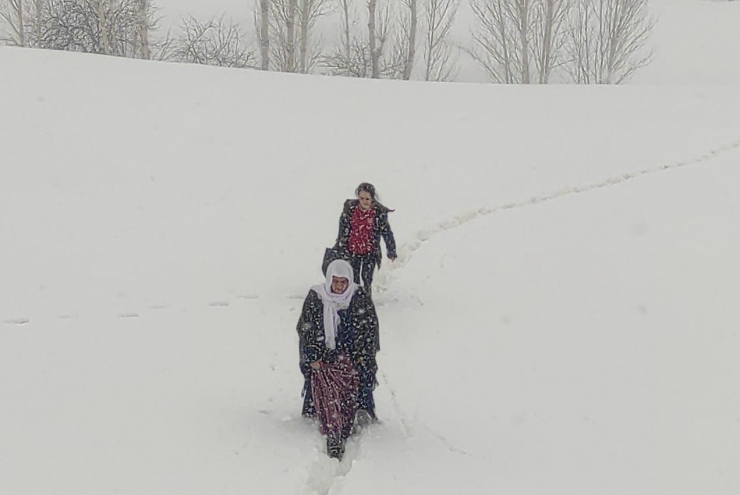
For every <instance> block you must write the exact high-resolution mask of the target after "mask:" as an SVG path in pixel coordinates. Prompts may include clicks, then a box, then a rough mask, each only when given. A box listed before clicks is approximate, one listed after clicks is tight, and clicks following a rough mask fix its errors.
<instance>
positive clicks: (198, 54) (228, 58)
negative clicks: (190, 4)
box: [173, 16, 254, 68]
mask: <svg viewBox="0 0 740 495" xmlns="http://www.w3.org/2000/svg"><path fill="white" fill-rule="evenodd" d="M181 30H182V34H181V35H180V36H179V37H176V38H175V43H174V44H175V47H174V53H173V58H174V59H175V60H177V61H179V62H186V63H194V64H203V65H214V66H218V67H235V68H245V67H251V66H252V61H253V58H254V55H253V53H252V52H250V51H249V50H247V48H246V46H245V44H244V38H243V36H242V34H241V32H240V30H239V26H238V25H236V24H234V23H232V22H230V21H227V20H226V19H225V17H224V16H222V17H220V18H218V19H210V20H208V21H205V22H201V21H198V20H197V19H195V18H194V17H188V18H185V19H183V22H182V25H181Z"/></svg>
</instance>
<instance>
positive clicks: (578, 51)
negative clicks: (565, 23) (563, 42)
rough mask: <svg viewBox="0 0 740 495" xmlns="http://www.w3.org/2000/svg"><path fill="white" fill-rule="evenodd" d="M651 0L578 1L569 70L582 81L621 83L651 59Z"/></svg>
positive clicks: (573, 24)
mask: <svg viewBox="0 0 740 495" xmlns="http://www.w3.org/2000/svg"><path fill="white" fill-rule="evenodd" d="M654 25H655V21H654V20H653V19H652V18H651V17H650V14H649V12H648V10H647V0H577V3H576V8H575V10H574V13H573V15H572V17H571V28H570V31H569V32H570V40H569V55H570V57H569V63H568V66H567V68H568V73H569V74H570V76H571V78H572V80H573V81H574V82H576V83H579V84H621V83H623V82H625V81H626V80H627V79H629V78H630V77H631V76H632V75H633V74H634V72H635V71H636V70H638V69H640V68H641V67H644V66H645V65H647V64H648V63H649V62H650V59H651V56H652V53H650V52H649V51H648V50H647V42H648V40H649V38H650V34H651V32H652V30H653V27H654Z"/></svg>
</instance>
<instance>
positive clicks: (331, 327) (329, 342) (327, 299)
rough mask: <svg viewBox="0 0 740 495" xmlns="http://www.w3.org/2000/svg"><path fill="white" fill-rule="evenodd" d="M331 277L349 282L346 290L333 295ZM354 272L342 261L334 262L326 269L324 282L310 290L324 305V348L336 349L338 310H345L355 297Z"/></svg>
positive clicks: (338, 321) (339, 319)
mask: <svg viewBox="0 0 740 495" xmlns="http://www.w3.org/2000/svg"><path fill="white" fill-rule="evenodd" d="M333 277H339V278H346V279H347V280H349V285H348V286H347V290H345V291H344V292H343V293H341V294H335V293H333V292H332V291H331V282H332V278H333ZM354 278H355V276H354V271H353V270H352V266H351V265H350V264H349V263H347V262H346V261H344V260H334V261H332V262H331V264H330V265H329V267H328V268H327V269H326V281H325V282H324V283H323V284H320V285H314V286H313V287H311V289H312V290H313V291H314V292H316V294H318V295H319V298H320V299H321V302H323V303H324V336H325V337H326V341H325V342H326V347H328V348H329V349H335V348H336V347H337V329H338V328H339V323H340V321H341V318H340V317H339V313H338V312H339V310H341V309H347V308H348V307H349V303H350V302H351V301H352V296H354V295H355V290H356V289H357V284H355V283H354Z"/></svg>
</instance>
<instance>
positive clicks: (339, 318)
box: [297, 260, 378, 459]
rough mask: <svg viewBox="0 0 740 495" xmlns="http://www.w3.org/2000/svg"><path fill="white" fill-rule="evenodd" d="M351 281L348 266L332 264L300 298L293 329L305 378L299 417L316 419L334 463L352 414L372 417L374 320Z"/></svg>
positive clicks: (370, 306) (338, 262)
mask: <svg viewBox="0 0 740 495" xmlns="http://www.w3.org/2000/svg"><path fill="white" fill-rule="evenodd" d="M353 280H354V274H353V272H352V267H351V266H350V264H349V263H347V262H346V261H344V260H336V261H333V262H332V263H331V264H330V265H329V267H328V268H327V271H326V281H325V282H324V283H323V284H320V285H315V286H313V287H312V288H311V290H310V291H309V293H308V296H306V300H305V302H304V303H303V311H302V312H301V317H300V319H299V320H298V326H297V330H298V336H299V338H300V358H301V362H300V365H301V371H302V372H303V375H304V377H305V378H306V385H305V388H304V393H305V399H304V404H303V415H304V416H309V417H313V416H315V417H317V418H318V420H319V423H320V425H321V431H322V433H323V434H325V435H326V437H327V439H326V445H327V452H328V454H329V455H330V456H331V457H336V458H339V459H341V457H342V455H343V454H344V444H345V441H346V439H347V437H348V436H349V435H350V433H351V431H352V427H353V425H354V422H355V414H356V413H357V414H358V419H360V418H367V419H374V418H375V403H374V401H373V397H372V389H373V387H374V384H375V373H376V372H377V364H376V362H375V355H376V353H377V352H378V317H377V314H376V312H375V306H374V305H373V301H372V299H371V298H370V296H369V295H368V293H367V291H366V290H365V288H363V287H360V286H358V285H357V284H355V283H354V281H353ZM358 409H360V410H361V412H358Z"/></svg>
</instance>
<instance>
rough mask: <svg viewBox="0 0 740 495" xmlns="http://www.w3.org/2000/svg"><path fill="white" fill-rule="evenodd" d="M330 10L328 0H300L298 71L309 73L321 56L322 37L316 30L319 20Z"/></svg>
mask: <svg viewBox="0 0 740 495" xmlns="http://www.w3.org/2000/svg"><path fill="white" fill-rule="evenodd" d="M329 12H330V10H329V7H328V5H327V1H326V0H299V2H298V18H299V22H298V68H297V69H298V72H301V73H303V74H308V73H309V72H311V70H312V69H313V68H314V66H315V65H316V63H317V61H318V60H319V59H320V58H321V38H317V37H316V36H315V35H314V32H315V30H316V23H317V22H318V20H319V19H320V18H321V17H324V16H325V15H327V14H328V13H329Z"/></svg>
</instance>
